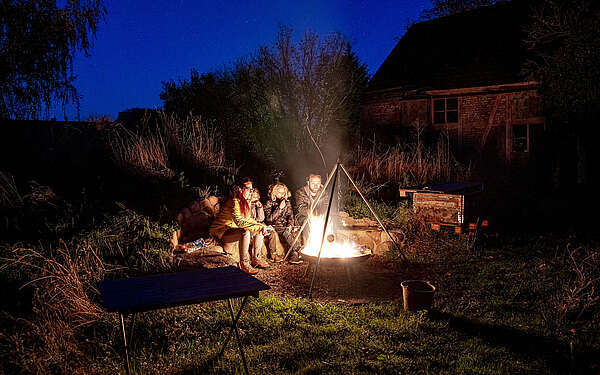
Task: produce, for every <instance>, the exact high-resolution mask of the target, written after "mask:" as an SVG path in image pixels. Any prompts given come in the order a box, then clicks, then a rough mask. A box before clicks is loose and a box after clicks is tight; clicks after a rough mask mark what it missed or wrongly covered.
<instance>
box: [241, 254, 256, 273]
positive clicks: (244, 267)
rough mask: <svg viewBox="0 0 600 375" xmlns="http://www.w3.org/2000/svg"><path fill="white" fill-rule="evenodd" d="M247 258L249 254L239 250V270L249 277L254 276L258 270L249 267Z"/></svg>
mask: <svg viewBox="0 0 600 375" xmlns="http://www.w3.org/2000/svg"><path fill="white" fill-rule="evenodd" d="M248 257H249V254H246V253H244V252H243V251H241V250H240V269H241V270H242V271H244V272H246V273H248V274H250V275H256V274H257V273H258V270H257V269H255V268H253V267H252V266H251V265H250V261H249V260H248Z"/></svg>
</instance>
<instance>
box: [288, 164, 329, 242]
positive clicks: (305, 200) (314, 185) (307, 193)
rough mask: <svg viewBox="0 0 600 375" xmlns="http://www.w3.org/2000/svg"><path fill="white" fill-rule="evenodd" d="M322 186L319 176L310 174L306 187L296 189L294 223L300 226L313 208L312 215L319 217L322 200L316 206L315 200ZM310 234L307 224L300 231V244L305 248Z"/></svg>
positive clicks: (322, 207) (322, 206)
mask: <svg viewBox="0 0 600 375" xmlns="http://www.w3.org/2000/svg"><path fill="white" fill-rule="evenodd" d="M322 188H323V185H322V184H321V176H320V175H318V174H310V175H309V176H308V179H307V180H306V185H305V186H303V187H301V188H300V189H298V191H296V195H295V201H296V223H298V225H302V224H303V223H304V221H305V220H306V218H307V217H308V214H309V213H310V208H311V207H313V206H315V205H316V207H314V208H313V215H321V214H323V213H324V204H323V202H324V201H323V199H321V201H320V202H319V203H318V204H317V202H316V201H317V198H318V196H319V193H320V192H321V189H322ZM309 234H310V225H309V224H307V225H306V226H305V227H304V230H303V231H302V242H303V244H304V245H305V246H306V244H307V243H308V238H309Z"/></svg>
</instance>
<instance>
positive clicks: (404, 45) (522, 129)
mask: <svg viewBox="0 0 600 375" xmlns="http://www.w3.org/2000/svg"><path fill="white" fill-rule="evenodd" d="M528 10H529V7H528V5H527V4H526V3H524V2H522V1H517V2H509V3H500V4H497V5H495V6H490V7H484V8H480V9H477V10H473V11H469V12H465V13H462V14H457V15H452V16H447V17H442V18H438V19H434V20H430V21H425V22H421V23H417V24H415V25H413V26H411V27H410V28H409V29H408V31H407V32H406V34H405V35H404V36H403V37H402V39H401V40H400V41H399V42H398V44H397V45H396V47H395V48H394V49H393V51H392V52H391V53H390V55H389V56H388V57H387V59H386V60H385V61H384V63H383V64H382V65H381V67H380V68H379V70H378V71H377V72H376V73H375V75H374V76H373V77H372V78H371V80H370V82H369V86H368V90H367V92H366V93H365V96H364V99H363V105H362V112H361V130H362V132H363V134H364V135H365V136H368V137H373V136H374V137H375V138H376V139H379V140H386V141H388V142H392V143H394V142H402V141H406V140H407V136H408V134H409V133H414V131H415V129H419V131H421V132H423V130H425V134H439V133H442V132H443V134H445V135H447V137H448V139H449V140H450V142H451V145H452V146H453V150H454V153H455V155H456V156H457V157H458V158H459V159H462V160H465V161H466V160H469V161H475V162H476V163H479V162H480V163H481V164H480V165H482V166H485V167H486V168H487V167H489V166H496V167H501V168H504V167H506V166H512V167H515V168H511V169H515V170H517V169H518V170H522V171H523V170H527V169H530V168H532V167H533V165H532V164H536V163H538V162H539V160H542V159H543V158H542V156H541V155H543V154H544V147H543V145H544V141H543V140H544V133H545V120H544V117H543V115H542V113H541V101H540V97H539V96H538V94H537V91H536V87H537V84H536V82H533V81H531V80H528V79H527V78H526V77H524V76H523V75H522V73H521V70H522V66H523V64H524V63H525V61H526V60H527V53H526V49H525V46H524V45H523V42H522V41H523V39H524V36H525V35H524V31H523V29H524V25H526V22H527V19H528ZM536 169H539V165H538V166H537V167H536Z"/></svg>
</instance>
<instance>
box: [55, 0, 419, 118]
mask: <svg viewBox="0 0 600 375" xmlns="http://www.w3.org/2000/svg"><path fill="white" fill-rule="evenodd" d="M105 5H106V8H107V11H108V14H107V16H106V21H104V22H103V23H101V24H100V25H99V27H98V33H97V39H96V41H95V43H94V47H93V48H92V49H91V51H90V55H91V56H90V57H87V58H85V57H83V56H77V57H76V59H75V62H74V70H75V71H74V73H75V75H77V77H78V78H77V80H76V82H75V85H76V87H77V88H78V90H79V93H80V94H81V95H82V98H81V119H82V120H86V119H87V118H88V117H89V116H100V115H109V116H111V117H112V118H113V119H116V117H117V114H118V112H119V111H123V110H125V109H128V108H135V107H141V108H161V107H162V101H161V100H160V98H159V94H160V90H161V81H168V80H171V79H184V78H188V77H189V73H190V69H192V68H195V69H197V70H198V71H199V72H201V73H202V72H209V71H213V70H215V69H219V68H222V67H224V66H228V65H229V64H231V63H232V62H234V61H235V60H236V59H238V58H240V57H243V56H247V55H249V54H251V53H253V52H254V51H256V49H257V48H258V47H259V46H262V45H269V46H270V45H272V44H273V42H274V41H275V38H276V36H277V32H278V26H279V25H280V24H284V25H288V26H291V27H292V28H293V29H294V37H295V39H296V40H297V39H299V38H300V37H301V36H302V34H303V33H304V31H305V30H312V31H315V32H317V33H318V34H319V35H326V34H327V33H330V32H341V33H342V34H343V35H345V36H346V38H348V39H349V40H350V41H351V42H352V44H353V46H354V49H355V51H356V52H357V54H358V56H359V58H360V59H361V62H363V63H366V64H367V66H368V70H369V74H371V75H372V74H373V73H375V71H376V70H377V69H378V68H379V66H380V65H381V64H382V63H383V61H384V60H385V58H386V57H387V55H388V54H389V53H390V52H391V50H392V48H393V47H394V46H395V44H396V42H397V41H398V39H399V38H400V37H401V36H402V35H403V34H404V32H405V31H406V25H407V24H408V22H409V20H415V19H416V18H417V17H418V15H419V14H420V13H421V11H422V10H424V9H426V8H429V7H430V6H431V5H430V1H429V0H415V1H409V0H404V1H403V0H384V1H341V0H335V1H314V0H304V1H296V2H291V1H259V0H257V1H235V0H230V1H215V0H213V1H198V0H166V1H155V0H152V1H147V0H145V1H141V0H131V1H129V0H105ZM51 116H56V118H57V119H58V120H63V119H64V116H63V112H62V110H59V111H56V112H55V113H51ZM67 117H68V119H69V120H75V119H76V112H75V109H74V106H69V107H68V108H67Z"/></svg>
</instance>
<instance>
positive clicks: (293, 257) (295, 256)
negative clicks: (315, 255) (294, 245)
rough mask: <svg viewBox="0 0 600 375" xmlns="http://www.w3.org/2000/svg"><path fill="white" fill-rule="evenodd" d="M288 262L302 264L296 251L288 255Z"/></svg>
mask: <svg viewBox="0 0 600 375" xmlns="http://www.w3.org/2000/svg"><path fill="white" fill-rule="evenodd" d="M289 262H290V263H291V264H302V259H300V255H299V254H298V252H297V251H292V255H290V260H289Z"/></svg>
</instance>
